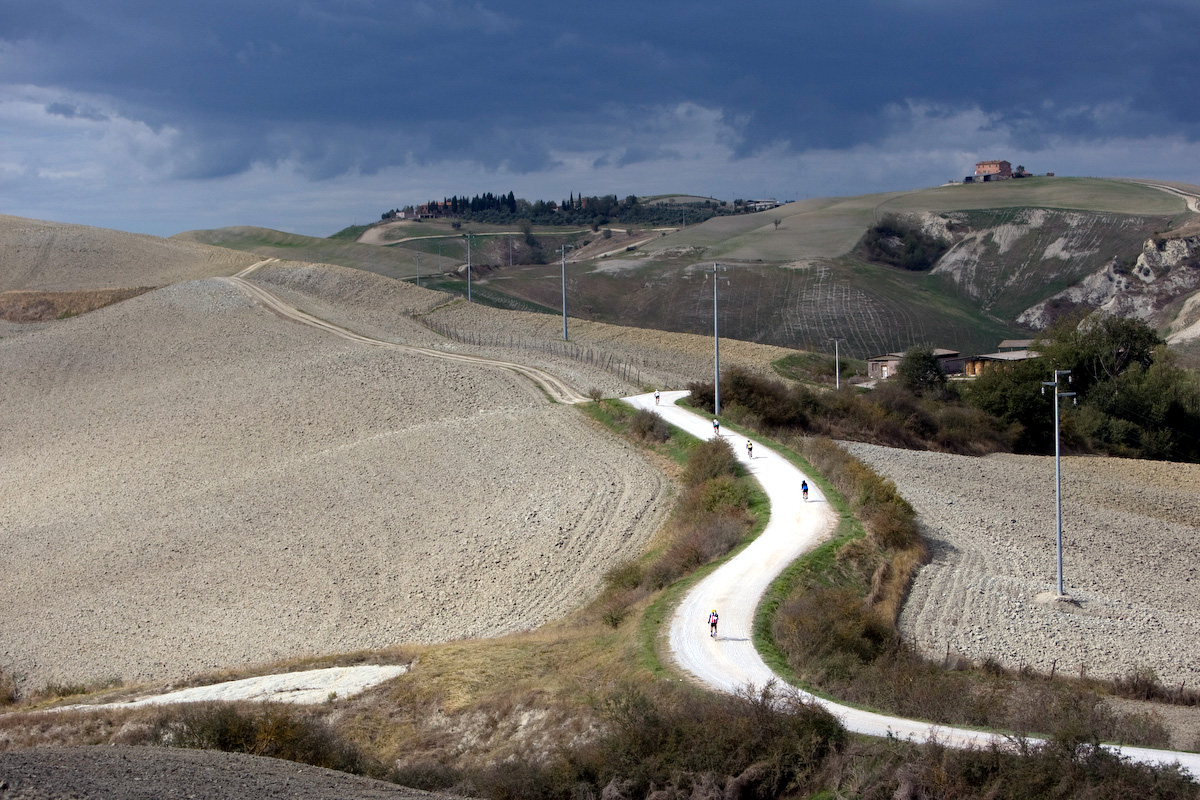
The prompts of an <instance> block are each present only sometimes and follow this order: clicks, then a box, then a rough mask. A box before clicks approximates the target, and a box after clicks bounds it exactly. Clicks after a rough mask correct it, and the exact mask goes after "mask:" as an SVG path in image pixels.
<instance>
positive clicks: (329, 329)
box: [220, 262, 587, 405]
mask: <svg viewBox="0 0 1200 800" xmlns="http://www.w3.org/2000/svg"><path fill="white" fill-rule="evenodd" d="M264 263H266V262H259V263H258V264H255V265H253V266H252V267H250V268H249V269H247V270H246V272H247V273H248V272H250V270H252V269H255V268H257V267H260V266H262V265H263V264H264ZM220 280H225V281H228V282H230V283H232V284H233V285H234V286H236V287H237V288H238V289H240V290H241V291H242V292H244V293H245V294H246V295H247V296H249V297H250V299H252V300H254V301H255V302H256V303H258V304H259V305H261V306H263V307H264V308H266V309H267V310H269V311H271V312H272V313H274V314H277V315H278V316H280V317H282V318H283V319H287V320H291V321H293V322H299V323H301V324H303V325H308V326H310V327H313V328H317V329H318V330H322V331H325V332H326V333H332V334H333V335H334V336H339V337H341V338H343V339H348V340H349V341H352V342H356V343H358V344H365V345H370V346H372V347H379V348H383V349H385V350H396V351H398V352H401V353H412V354H414V355H422V356H431V357H433V358H440V359H443V360H446V361H458V362H463V363H468V364H477V365H480V366H485V367H497V368H500V369H505V370H508V371H510V372H515V373H516V374H518V375H521V376H522V377H525V378H528V379H529V380H531V381H533V382H534V383H535V384H537V385H538V386H539V387H540V388H541V389H542V390H543V391H544V392H546V394H547V395H548V396H549V397H550V398H551V399H552V400H554V401H555V402H558V403H566V404H568V405H571V404H575V403H583V402H586V401H587V398H586V397H584V396H583V395H582V394H580V393H579V392H577V391H575V390H574V389H572V388H571V387H570V386H568V385H567V384H566V383H564V382H563V381H561V380H559V379H558V378H557V377H555V376H554V375H551V374H550V373H549V372H546V371H544V370H540V369H538V368H537V367H529V366H526V365H524V364H519V363H517V362H515V361H500V360H498V359H492V358H483V357H481V356H471V355H466V354H465V353H451V352H447V351H445V350H434V349H432V348H429V347H413V346H411V345H404V344H395V343H393V342H385V341H382V340H380V339H373V338H371V337H368V336H363V335H361V334H358V333H355V332H354V331H351V330H348V329H346V328H343V327H341V326H340V325H335V324H333V323H332V322H326V321H325V320H323V319H318V318H317V317H314V316H312V315H310V314H306V313H304V312H303V311H301V310H299V309H297V308H294V307H292V306H290V305H288V304H287V303H285V302H284V301H283V300H281V299H279V298H278V297H276V296H275V295H274V294H272V293H271V292H269V291H267V290H266V289H264V288H263V287H261V286H259V285H257V284H254V283H251V282H250V281H248V280H246V279H245V278H242V277H240V276H239V275H235V276H233V277H230V278H221V279H220Z"/></svg>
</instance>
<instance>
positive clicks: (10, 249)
mask: <svg viewBox="0 0 1200 800" xmlns="http://www.w3.org/2000/svg"><path fill="white" fill-rule="evenodd" d="M257 260H258V258H257V257H256V256H254V255H251V254H250V253H239V252H237V251H235V250H228V249H224V248H220V247H209V246H207V245H201V244H193V243H189V242H180V241H175V240H170V239H161V238H159V237H157V236H146V235H143V234H137V233H124V232H122V231H112V230H105V229H104V228H91V227H88V226H86V225H66V224H62V223H58V222H41V221H39V220H32V219H24V218H22V217H9V216H4V215H0V291H8V290H12V289H20V290H25V291H32V290H38V291H48V292H63V291H71V290H79V289H105V288H116V287H134V286H165V285H166V284H169V283H177V282H179V281H189V280H195V279H198V278H208V277H211V276H214V275H232V274H233V273H235V272H237V271H238V270H239V269H242V268H243V267H247V266H249V265H250V264H252V263H254V262H255V261H257Z"/></svg>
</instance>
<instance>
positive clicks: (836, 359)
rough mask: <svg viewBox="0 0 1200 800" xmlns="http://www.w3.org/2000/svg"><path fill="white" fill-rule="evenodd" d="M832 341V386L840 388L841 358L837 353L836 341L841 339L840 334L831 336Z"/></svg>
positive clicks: (836, 388)
mask: <svg viewBox="0 0 1200 800" xmlns="http://www.w3.org/2000/svg"><path fill="white" fill-rule="evenodd" d="M830 339H831V340H832V341H833V388H834V389H835V390H840V389H841V388H842V359H841V356H839V355H838V342H840V341H841V340H842V337H841V336H831V337H830Z"/></svg>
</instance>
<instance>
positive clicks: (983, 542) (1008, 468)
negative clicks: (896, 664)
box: [847, 444, 1200, 689]
mask: <svg viewBox="0 0 1200 800" xmlns="http://www.w3.org/2000/svg"><path fill="white" fill-rule="evenodd" d="M847 447H848V449H849V450H850V451H851V452H852V453H854V454H855V455H857V456H859V457H860V458H862V459H864V460H865V461H866V462H867V463H869V464H871V465H872V466H873V467H874V468H875V469H876V470H878V471H879V472H881V473H882V474H884V475H886V476H887V477H889V478H891V479H892V480H893V481H895V482H896V485H897V486H898V487H899V489H900V492H901V494H902V495H903V496H904V497H905V498H906V499H907V500H908V501H909V502H910V503H912V505H913V507H914V508H916V510H917V512H918V514H919V515H920V520H921V523H922V525H923V527H924V529H925V533H926V536H927V538H928V539H929V540H930V541H931V543H932V546H933V560H932V563H930V564H929V565H928V566H926V567H924V568H923V569H922V570H921V572H920V573H919V575H918V576H917V579H916V581H915V583H914V585H913V589H912V593H911V596H910V597H909V600H908V602H907V604H906V605H905V607H904V611H903V613H902V615H901V620H900V625H901V629H902V632H903V634H904V635H905V636H906V637H907V638H909V639H910V640H912V641H913V642H915V643H916V645H917V646H918V647H919V648H920V649H921V650H922V651H923V652H924V653H926V654H927V655H928V656H930V657H932V658H935V659H940V658H941V657H943V656H944V655H945V653H946V651H947V648H948V649H949V650H950V652H952V653H961V654H963V655H966V656H968V657H970V658H971V659H974V660H976V661H982V660H983V659H985V658H988V657H990V658H994V659H996V660H997V661H999V662H1001V663H1002V664H1005V665H1006V666H1009V667H1014V668H1015V667H1019V666H1021V665H1029V666H1031V667H1033V668H1034V669H1036V670H1039V671H1043V672H1048V671H1049V670H1050V669H1051V667H1052V666H1055V668H1056V669H1057V670H1058V671H1059V672H1065V673H1067V674H1074V675H1078V674H1080V671H1081V669H1083V668H1086V670H1087V674H1088V675H1092V676H1096V677H1118V676H1125V675H1128V674H1129V673H1130V672H1132V671H1133V670H1134V669H1136V668H1140V667H1149V668H1151V669H1153V670H1154V671H1155V672H1156V673H1157V675H1158V676H1159V678H1161V679H1162V681H1163V682H1164V683H1166V684H1167V685H1174V686H1178V685H1179V684H1180V682H1185V683H1186V684H1187V685H1188V686H1190V687H1191V688H1193V689H1194V688H1197V685H1198V684H1200V651H1198V650H1197V648H1196V646H1195V643H1196V642H1198V641H1200V526H1198V524H1197V520H1200V465H1195V464H1171V463H1164V462H1152V461H1132V460H1126V459H1114V458H1064V459H1063V468H1062V472H1063V541H1064V548H1063V549H1064V567H1063V572H1064V584H1065V587H1064V588H1065V589H1066V591H1067V593H1068V594H1069V595H1071V596H1072V597H1074V598H1075V599H1076V600H1077V601H1078V606H1074V605H1062V604H1053V603H1052V604H1044V603H1038V602H1036V598H1037V597H1038V595H1039V594H1041V593H1043V592H1053V590H1054V588H1055V586H1054V584H1055V544H1054V461H1053V459H1052V458H1048V457H1041V456H1014V455H998V456H990V457H988V458H972V457H968V456H954V455H947V454H943V453H921V452H909V451H904V450H893V449H890V448H885V447H876V446H872V445H862V444H848V445H847Z"/></svg>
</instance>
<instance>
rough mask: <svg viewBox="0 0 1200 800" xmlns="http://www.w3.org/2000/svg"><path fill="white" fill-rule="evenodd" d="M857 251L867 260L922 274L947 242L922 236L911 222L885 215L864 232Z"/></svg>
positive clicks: (941, 252) (944, 249)
mask: <svg viewBox="0 0 1200 800" xmlns="http://www.w3.org/2000/svg"><path fill="white" fill-rule="evenodd" d="M859 249H860V250H861V251H862V252H863V253H864V254H865V256H866V257H867V259H868V260H870V261H874V262H877V263H880V264H890V265H892V266H894V267H900V268H902V269H907V270H915V271H923V270H927V269H929V268H931V267H932V266H933V265H934V264H936V263H937V260H938V259H939V258H941V257H942V256H943V255H944V254H945V252H946V251H947V250H949V249H950V243H949V242H947V241H946V240H945V239H942V238H939V237H936V236H931V235H930V234H928V233H925V231H924V230H922V228H921V226H920V225H919V224H917V223H915V222H912V221H910V220H907V219H904V218H902V217H898V216H896V215H895V214H888V215H886V216H884V218H883V219H881V220H880V221H879V222H878V223H876V224H875V225H872V226H871V227H870V228H868V229H867V232H866V233H865V234H864V235H863V238H862V241H861V242H860V243H859Z"/></svg>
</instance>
